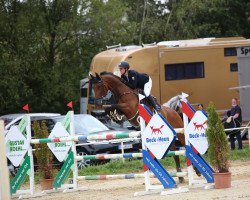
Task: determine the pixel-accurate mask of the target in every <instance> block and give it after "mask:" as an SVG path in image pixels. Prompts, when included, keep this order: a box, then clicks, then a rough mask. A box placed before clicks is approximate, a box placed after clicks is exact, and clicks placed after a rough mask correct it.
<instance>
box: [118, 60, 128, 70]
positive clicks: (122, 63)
mask: <svg viewBox="0 0 250 200" xmlns="http://www.w3.org/2000/svg"><path fill="white" fill-rule="evenodd" d="M118 67H119V68H128V69H129V67H130V66H129V64H128V62H126V61H122V62H120V63H119V65H118Z"/></svg>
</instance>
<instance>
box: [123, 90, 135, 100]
mask: <svg viewBox="0 0 250 200" xmlns="http://www.w3.org/2000/svg"><path fill="white" fill-rule="evenodd" d="M127 94H134V95H136V96H138V95H137V93H135V92H134V91H128V92H123V93H122V94H120V95H119V97H118V100H119V99H121V98H122V96H124V95H127Z"/></svg>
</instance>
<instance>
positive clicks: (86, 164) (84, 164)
mask: <svg viewBox="0 0 250 200" xmlns="http://www.w3.org/2000/svg"><path fill="white" fill-rule="evenodd" d="M77 155H78V156H85V155H88V154H87V153H86V152H84V151H82V152H78V153H77ZM90 165H91V160H84V159H83V160H79V161H77V166H78V169H84V168H86V167H89V166H90Z"/></svg>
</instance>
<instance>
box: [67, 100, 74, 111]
mask: <svg viewBox="0 0 250 200" xmlns="http://www.w3.org/2000/svg"><path fill="white" fill-rule="evenodd" d="M67 106H68V107H70V108H71V109H73V104H72V101H70V102H69V103H68V104H67Z"/></svg>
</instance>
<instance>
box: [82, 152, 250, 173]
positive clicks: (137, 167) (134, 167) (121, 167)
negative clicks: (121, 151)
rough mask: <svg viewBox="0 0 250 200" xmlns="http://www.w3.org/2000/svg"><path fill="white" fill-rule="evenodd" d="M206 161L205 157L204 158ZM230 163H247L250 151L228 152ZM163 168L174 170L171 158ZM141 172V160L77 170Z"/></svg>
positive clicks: (183, 159)
mask: <svg viewBox="0 0 250 200" xmlns="http://www.w3.org/2000/svg"><path fill="white" fill-rule="evenodd" d="M204 158H205V160H207V158H206V155H205V156H204ZM180 159H181V166H182V168H185V158H184V157H183V156H180ZM230 160H231V161H235V160H238V161H249V160H250V149H249V148H243V149H242V150H234V151H231V152H230ZM160 162H161V163H162V165H163V166H164V167H165V168H168V169H171V168H175V162H174V159H173V158H172V157H166V158H164V159H162V160H161V161H160ZM139 172H143V162H142V159H127V160H125V162H123V161H122V160H112V161H110V162H108V163H106V164H104V165H95V166H90V167H88V168H86V169H83V170H79V175H80V176H86V175H100V174H124V173H139Z"/></svg>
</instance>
